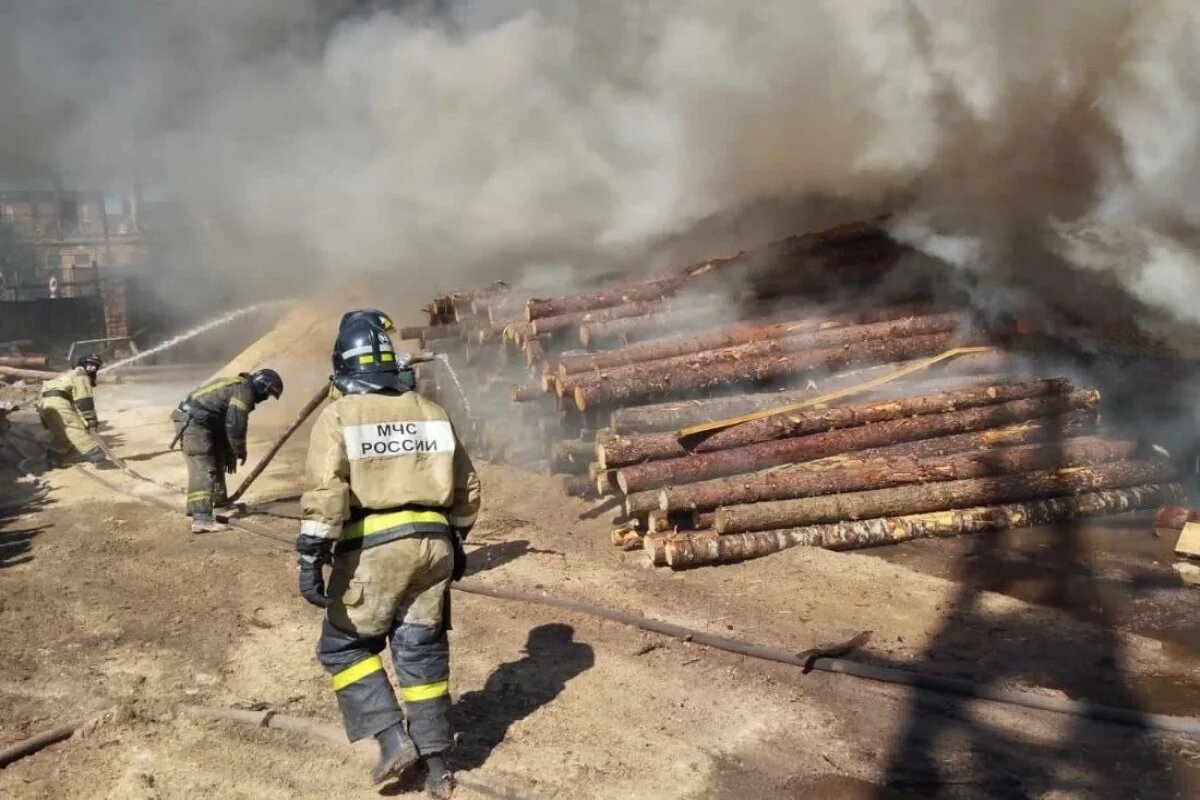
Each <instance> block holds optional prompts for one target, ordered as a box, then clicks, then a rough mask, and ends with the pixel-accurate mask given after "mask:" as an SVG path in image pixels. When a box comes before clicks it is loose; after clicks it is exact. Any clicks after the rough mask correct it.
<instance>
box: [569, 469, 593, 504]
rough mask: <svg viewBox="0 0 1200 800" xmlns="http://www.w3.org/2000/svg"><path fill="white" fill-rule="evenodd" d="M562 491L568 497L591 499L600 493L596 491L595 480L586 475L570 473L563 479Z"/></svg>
mask: <svg viewBox="0 0 1200 800" xmlns="http://www.w3.org/2000/svg"><path fill="white" fill-rule="evenodd" d="M563 491H564V492H565V493H566V494H567V495H568V496H570V497H582V498H584V499H586V500H593V499H596V498H598V497H599V496H600V495H599V494H597V493H596V482H595V481H594V480H592V479H591V478H590V477H588V476H587V475H571V476H568V477H567V478H565V479H564V480H563Z"/></svg>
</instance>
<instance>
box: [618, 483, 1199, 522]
mask: <svg viewBox="0 0 1200 800" xmlns="http://www.w3.org/2000/svg"><path fill="white" fill-rule="evenodd" d="M658 507H659V500H658V491H657V490H651V491H649V492H635V493H634V494H631V495H626V497H625V515H626V516H628V517H640V516H643V515H645V514H649V513H650V512H651V511H653V510H654V509H656V508H658ZM1179 527H1181V528H1182V527H1183V526H1182V525H1180V526H1179Z"/></svg>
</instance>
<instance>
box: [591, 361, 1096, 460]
mask: <svg viewBox="0 0 1200 800" xmlns="http://www.w3.org/2000/svg"><path fill="white" fill-rule="evenodd" d="M1073 388H1074V387H1073V386H1072V385H1071V381H1070V380H1068V379H1066V378H1058V379H1052V380H1039V381H1029V382H1023V383H1020V382H1018V383H1005V384H997V385H992V386H979V387H972V388H967V389H957V390H953V391H948V392H937V393H935V394H923V395H917V396H915V397H903V398H898V399H895V400H887V401H884V402H876V403H855V404H852V405H847V406H838V407H836V408H815V409H802V410H800V411H789V412H786V413H783V414H775V415H773V416H770V417H764V418H763V419H760V420H755V421H753V422H745V423H742V424H741V425H734V426H733V427H730V428H725V429H723V430H719V431H716V432H715V433H713V434H711V435H709V436H708V437H707V438H705V439H703V440H701V441H698V442H695V443H690V442H689V443H688V445H686V446H685V445H684V444H683V443H682V442H681V441H680V440H679V439H678V438H677V437H676V436H675V434H673V433H654V434H647V435H643V436H614V437H612V438H609V439H606V440H605V441H603V442H597V444H596V460H597V461H599V462H600V464H602V465H604V466H605V467H606V468H609V469H611V468H614V467H623V466H627V465H629V464H640V463H643V462H646V461H662V460H664V459H668V458H683V457H685V456H687V455H690V454H692V453H712V452H716V451H717V450H729V449H731V448H734V447H745V446H747V445H751V444H755V443H757V442H769V441H772V440H774V439H785V438H788V437H792V436H804V435H807V434H812V433H823V432H824V431H831V430H838V429H841V428H852V427H855V426H858V425H867V424H871V423H876V422H886V421H888V420H894V419H899V418H901V417H913V416H919V415H923V414H941V413H946V412H949V411H958V410H961V409H967V408H978V407H980V406H988V405H994V404H997V403H1004V402H1008V401H1011V400H1024V399H1026V398H1030V397H1045V396H1049V395H1058V394H1066V393H1068V392H1070V391H1071V390H1072V389H1073Z"/></svg>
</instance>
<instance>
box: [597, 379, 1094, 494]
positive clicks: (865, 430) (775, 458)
mask: <svg viewBox="0 0 1200 800" xmlns="http://www.w3.org/2000/svg"><path fill="white" fill-rule="evenodd" d="M1099 403H1100V393H1099V392H1097V391H1095V390H1094V389H1089V390H1085V391H1080V392H1072V393H1071V394H1069V395H1051V396H1049V397H1035V398H1031V399H1028V400H1014V401H1012V402H1009V403H998V404H996V405H991V406H983V407H981V408H969V409H965V410H963V411H951V412H948V413H946V414H925V415H923V416H919V417H912V418H909V419H896V420H891V421H890V422H879V423H876V424H874V425H860V426H858V427H857V428H845V429H842V430H835V431H828V432H826V433H815V434H812V435H811V436H797V437H793V438H791V439H780V440H777V441H773V442H759V443H757V444H752V445H747V446H746V447H735V448H733V449H731V450H718V451H716V452H714V453H701V454H698V455H690V456H687V457H685V458H672V459H668V460H666V461H652V462H649V463H646V464H636V465H634V466H629V467H623V468H621V469H619V470H617V480H618V482H619V483H620V486H621V489H622V491H624V492H625V493H626V494H630V493H632V492H642V491H646V490H647V489H655V488H659V487H662V486H671V485H675V484H680V483H695V482H696V481H702V480H706V479H708V478H720V477H723V476H726V475H738V474H740V473H743V472H754V471H756V470H760V469H766V468H767V467H773V466H776V465H778V464H791V463H796V462H800V461H813V460H815V459H818V458H825V457H827V456H833V455H838V454H841V453H852V452H856V451H859V450H868V449H870V448H874V447H884V446H887V445H892V444H900V443H901V442H912V441H916V440H918V439H932V438H935V437H939V436H947V435H949V434H954V433H969V432H971V431H983V430H987V429H988V428H997V427H1001V426H1005V425H1011V424H1013V423H1015V422H1021V421H1024V420H1029V419H1037V418H1042V417H1056V416H1059V415H1061V414H1064V413H1066V412H1068V411H1073V410H1075V409H1080V408H1095V407H1096V406H1097V405H1098V404H1099Z"/></svg>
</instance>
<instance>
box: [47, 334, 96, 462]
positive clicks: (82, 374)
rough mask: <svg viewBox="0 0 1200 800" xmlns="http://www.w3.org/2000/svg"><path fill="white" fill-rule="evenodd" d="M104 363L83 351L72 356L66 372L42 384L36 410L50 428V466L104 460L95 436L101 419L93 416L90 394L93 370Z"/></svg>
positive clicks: (92, 402)
mask: <svg viewBox="0 0 1200 800" xmlns="http://www.w3.org/2000/svg"><path fill="white" fill-rule="evenodd" d="M103 363H104V362H103V361H101V360H100V357H99V356H97V355H95V354H92V353H88V354H87V355H82V356H80V357H79V358H77V359H75V364H74V366H73V367H72V368H71V370H70V371H69V372H64V373H63V374H62V375H59V376H58V377H57V378H54V379H52V380H49V381H46V382H45V383H44V384H42V393H41V396H40V397H38V403H37V410H38V416H40V417H41V419H42V427H44V428H45V429H46V430H48V431H49V432H50V452H49V454H48V456H47V458H48V460H49V462H50V465H51V466H58V465H61V464H66V463H68V462H69V461H72V460H73V459H77V458H81V459H84V460H87V461H91V462H92V463H94V464H102V463H104V462H105V461H107V458H106V457H105V455H104V450H103V449H102V448H101V446H100V442H99V440H98V439H97V438H96V436H95V432H96V429H97V428H98V427H99V426H100V420H99V418H98V417H97V416H96V400H95V398H94V397H93V395H92V389H93V388H94V387H95V386H96V373H97V372H98V371H99V370H100V367H101V366H102V365H103Z"/></svg>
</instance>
